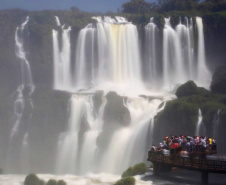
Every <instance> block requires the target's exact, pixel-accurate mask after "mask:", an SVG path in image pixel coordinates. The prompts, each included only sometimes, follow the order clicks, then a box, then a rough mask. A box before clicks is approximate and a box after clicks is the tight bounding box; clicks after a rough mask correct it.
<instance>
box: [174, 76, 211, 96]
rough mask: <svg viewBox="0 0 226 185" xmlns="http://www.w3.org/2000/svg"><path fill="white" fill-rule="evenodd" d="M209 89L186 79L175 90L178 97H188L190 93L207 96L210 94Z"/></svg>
mask: <svg viewBox="0 0 226 185" xmlns="http://www.w3.org/2000/svg"><path fill="white" fill-rule="evenodd" d="M210 94H211V93H210V91H208V90H206V89H205V88H203V87H198V86H197V85H196V84H195V82H193V81H191V80H190V81H188V82H186V83H185V84H183V85H181V86H180V87H178V89H177V91H176V96H177V97H178V98H182V97H189V96H192V95H200V96H203V97H209V96H210Z"/></svg>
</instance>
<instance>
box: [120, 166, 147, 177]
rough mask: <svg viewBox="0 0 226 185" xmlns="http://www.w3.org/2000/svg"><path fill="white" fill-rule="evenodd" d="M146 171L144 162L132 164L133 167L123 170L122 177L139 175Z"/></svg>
mask: <svg viewBox="0 0 226 185" xmlns="http://www.w3.org/2000/svg"><path fill="white" fill-rule="evenodd" d="M146 171H147V167H146V165H145V164H144V163H139V164H136V165H134V166H133V167H129V168H128V169H127V170H126V171H125V172H123V174H122V178H124V177H130V176H134V175H141V174H144V173H145V172H146Z"/></svg>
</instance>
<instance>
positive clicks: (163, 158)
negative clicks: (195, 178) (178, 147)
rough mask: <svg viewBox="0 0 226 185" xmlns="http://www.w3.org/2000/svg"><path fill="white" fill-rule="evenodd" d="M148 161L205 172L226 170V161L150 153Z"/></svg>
mask: <svg viewBox="0 0 226 185" xmlns="http://www.w3.org/2000/svg"><path fill="white" fill-rule="evenodd" d="M148 160H149V161H151V162H160V163H165V164H168V165H172V166H181V167H189V168H194V169H205V170H225V171H226V161H225V160H223V159H202V158H198V157H182V156H178V155H175V154H173V155H170V156H167V155H163V154H162V153H157V152H151V151H149V152H148Z"/></svg>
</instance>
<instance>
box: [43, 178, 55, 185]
mask: <svg viewBox="0 0 226 185" xmlns="http://www.w3.org/2000/svg"><path fill="white" fill-rule="evenodd" d="M46 185H57V181H56V180H54V179H50V180H49V181H48V182H47V184H46Z"/></svg>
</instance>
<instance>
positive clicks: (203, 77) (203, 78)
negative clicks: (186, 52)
mask: <svg viewBox="0 0 226 185" xmlns="http://www.w3.org/2000/svg"><path fill="white" fill-rule="evenodd" d="M196 24H197V29H198V58H197V63H198V65H197V76H198V77H197V78H198V79H197V83H198V84H199V85H200V86H204V87H206V88H209V84H210V82H211V73H210V71H209V70H208V68H207V65H206V56H205V41H204V31H203V23H202V18H200V17H196Z"/></svg>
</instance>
